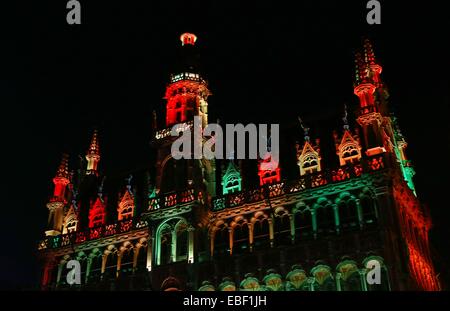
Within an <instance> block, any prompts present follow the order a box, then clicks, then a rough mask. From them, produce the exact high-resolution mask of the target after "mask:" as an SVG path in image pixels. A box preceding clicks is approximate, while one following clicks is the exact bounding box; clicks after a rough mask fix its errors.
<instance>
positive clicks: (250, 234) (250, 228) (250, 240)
mask: <svg viewBox="0 0 450 311" xmlns="http://www.w3.org/2000/svg"><path fill="white" fill-rule="evenodd" d="M247 225H248V243H249V250H250V252H252V251H253V242H254V236H253V223H251V222H249V223H247Z"/></svg>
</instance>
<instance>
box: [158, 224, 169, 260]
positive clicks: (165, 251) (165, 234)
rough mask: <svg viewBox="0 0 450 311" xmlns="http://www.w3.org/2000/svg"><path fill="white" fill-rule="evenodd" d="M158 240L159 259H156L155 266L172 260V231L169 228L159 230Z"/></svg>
mask: <svg viewBox="0 0 450 311" xmlns="http://www.w3.org/2000/svg"><path fill="white" fill-rule="evenodd" d="M158 240H159V244H160V250H159V254H158V256H159V259H158V258H157V264H159V265H164V264H168V263H170V262H171V260H172V258H171V254H172V230H171V228H170V226H165V227H164V228H162V229H161V232H160V236H159V237H158Z"/></svg>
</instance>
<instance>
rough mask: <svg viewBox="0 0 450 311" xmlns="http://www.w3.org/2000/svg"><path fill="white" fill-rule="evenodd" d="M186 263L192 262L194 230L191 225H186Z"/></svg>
mask: <svg viewBox="0 0 450 311" xmlns="http://www.w3.org/2000/svg"><path fill="white" fill-rule="evenodd" d="M187 230H188V263H194V232H195V229H194V227H193V226H189V227H188V229H187Z"/></svg>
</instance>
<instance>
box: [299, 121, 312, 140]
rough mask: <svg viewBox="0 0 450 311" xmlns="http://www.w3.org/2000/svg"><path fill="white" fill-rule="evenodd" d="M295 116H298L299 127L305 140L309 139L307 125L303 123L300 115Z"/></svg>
mask: <svg viewBox="0 0 450 311" xmlns="http://www.w3.org/2000/svg"><path fill="white" fill-rule="evenodd" d="M297 118H298V122H299V123H300V126H301V128H302V130H303V133H304V137H305V141H309V139H310V137H309V127H306V126H305V125H304V124H303V120H302V118H300V116H298V117H297Z"/></svg>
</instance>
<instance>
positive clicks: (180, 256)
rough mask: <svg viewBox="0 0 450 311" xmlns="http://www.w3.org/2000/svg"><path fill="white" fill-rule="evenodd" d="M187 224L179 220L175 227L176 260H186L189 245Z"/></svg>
mask: <svg viewBox="0 0 450 311" xmlns="http://www.w3.org/2000/svg"><path fill="white" fill-rule="evenodd" d="M187 229H188V226H187V224H186V223H185V222H180V223H179V224H178V225H177V226H176V228H175V231H176V235H177V258H176V261H183V260H187V256H188V247H189V236H188V230H187Z"/></svg>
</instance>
